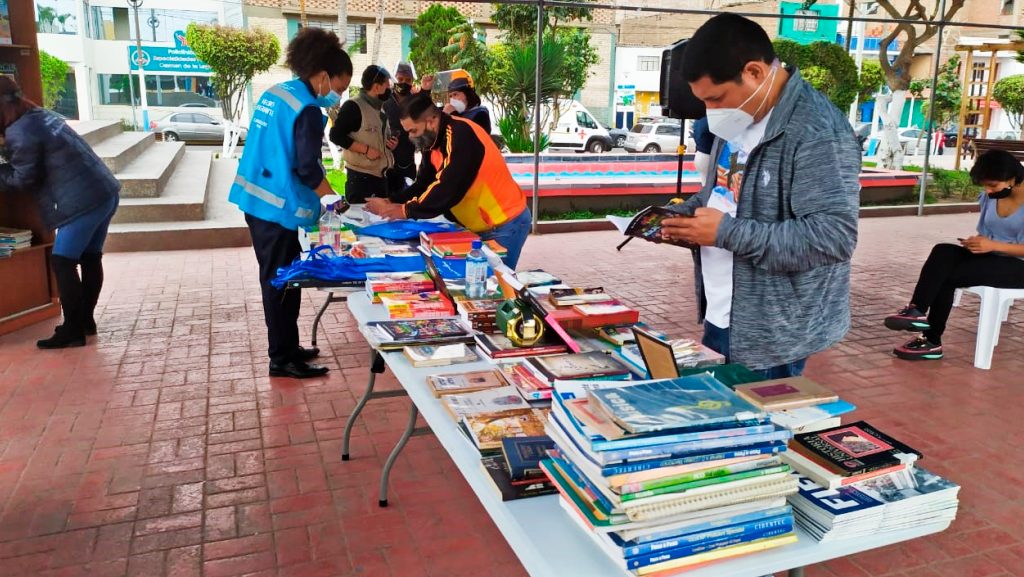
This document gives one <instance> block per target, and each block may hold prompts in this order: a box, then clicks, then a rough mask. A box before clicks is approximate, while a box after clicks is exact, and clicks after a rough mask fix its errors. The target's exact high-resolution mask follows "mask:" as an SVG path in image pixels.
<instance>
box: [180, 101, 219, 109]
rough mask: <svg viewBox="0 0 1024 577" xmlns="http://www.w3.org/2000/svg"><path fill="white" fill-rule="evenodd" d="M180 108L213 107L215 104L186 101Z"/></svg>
mask: <svg viewBox="0 0 1024 577" xmlns="http://www.w3.org/2000/svg"><path fill="white" fill-rule="evenodd" d="M178 108H213V105H212V104H207V103H205V102H186V103H185V104H182V105H181V106H179V107H178Z"/></svg>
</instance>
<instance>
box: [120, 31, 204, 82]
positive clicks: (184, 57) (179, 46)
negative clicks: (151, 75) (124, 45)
mask: <svg viewBox="0 0 1024 577" xmlns="http://www.w3.org/2000/svg"><path fill="white" fill-rule="evenodd" d="M128 62H129V64H130V66H131V70H133V71H134V70H138V69H139V64H140V63H141V64H142V70H143V71H145V72H163V73H180V74H212V73H213V69H212V68H210V67H209V65H207V64H206V63H205V62H203V61H202V60H199V58H197V57H196V53H195V52H192V49H191V48H189V46H188V42H187V41H186V40H185V33H184V32H180V31H179V32H175V33H174V46H153V45H148V46H147V45H146V44H143V45H142V52H141V54H140V53H139V51H138V49H137V48H136V47H135V45H134V44H132V45H130V46H128Z"/></svg>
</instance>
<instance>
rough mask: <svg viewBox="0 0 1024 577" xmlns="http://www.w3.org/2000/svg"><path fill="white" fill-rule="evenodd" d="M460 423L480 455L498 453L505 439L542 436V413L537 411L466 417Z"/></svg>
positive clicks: (525, 410)
mask: <svg viewBox="0 0 1024 577" xmlns="http://www.w3.org/2000/svg"><path fill="white" fill-rule="evenodd" d="M462 422H463V424H464V425H465V428H466V430H467V431H468V432H469V436H470V439H471V440H472V441H473V444H474V445H476V447H477V449H479V450H480V452H481V453H500V452H501V442H502V439H504V438H506V437H537V436H542V435H544V416H543V412H542V411H539V410H537V409H522V410H514V411H502V412H500V413H483V414H476V415H468V416H465V417H463V418H462Z"/></svg>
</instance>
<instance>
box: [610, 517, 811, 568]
mask: <svg viewBox="0 0 1024 577" xmlns="http://www.w3.org/2000/svg"><path fill="white" fill-rule="evenodd" d="M788 514H789V515H791V514H793V507H791V506H789V505H782V506H781V507H772V508H770V509H760V510H758V511H751V512H749V513H740V514H737V515H733V516H731V517H721V518H718V519H713V520H711V521H705V522H703V523H697V524H694V525H687V526H685V527H679V528H677V529H669V530H665V531H658V530H656V528H652V529H651V530H652V531H653V532H652V533H648V534H646V535H641V536H638V537H635V538H633V539H629V540H626V539H623V538H622V537H621V536H620V535H619V533H609V534H608V537H609V538H611V540H612V542H613V543H615V544H616V545H617V546H618V547H621V548H622V549H623V550H624V551H625V550H627V549H629V550H630V551H636V553H628V555H627V556H629V557H635V556H636V555H639V554H642V553H653V552H654V551H655V549H641V548H642V547H643V546H645V545H648V544H651V543H654V542H657V541H665V540H667V539H673V538H675V537H679V536H681V535H690V534H693V533H703V532H705V531H711V530H714V529H718V528H721V527H728V526H730V525H741V524H743V523H751V522H754V521H764V520H765V519H770V518H772V517H778V516H779V515H788Z"/></svg>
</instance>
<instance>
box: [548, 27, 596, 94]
mask: <svg viewBox="0 0 1024 577" xmlns="http://www.w3.org/2000/svg"><path fill="white" fill-rule="evenodd" d="M554 36H555V43H556V44H557V45H558V46H560V47H561V48H562V54H563V59H564V60H565V66H564V70H563V72H562V79H563V81H562V85H563V92H564V93H565V95H566V96H567V97H569V98H572V97H574V96H575V95H576V93H578V92H579V91H580V90H583V87H584V86H585V85H586V84H587V79H588V78H590V77H591V76H593V74H594V72H593V68H594V66H595V65H596V64H597V63H598V62H600V60H601V58H600V56H599V55H598V54H597V49H595V48H594V47H593V46H591V44H590V32H588V31H587V30H584V29H582V28H563V29H561V30H558V31H557V32H556V33H555V35H554Z"/></svg>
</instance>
